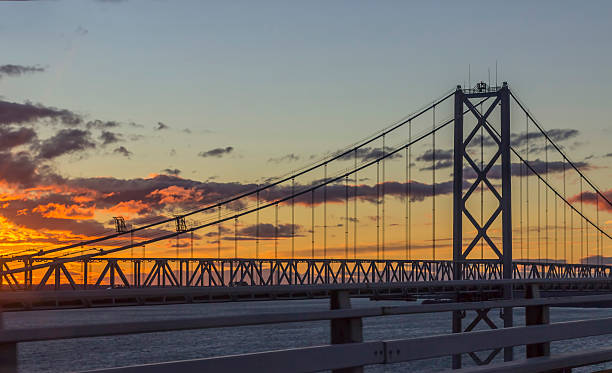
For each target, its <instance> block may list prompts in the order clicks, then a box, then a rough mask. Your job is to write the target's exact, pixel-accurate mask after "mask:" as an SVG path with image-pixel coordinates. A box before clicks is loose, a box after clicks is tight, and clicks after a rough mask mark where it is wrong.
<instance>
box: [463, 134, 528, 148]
mask: <svg viewBox="0 0 612 373" xmlns="http://www.w3.org/2000/svg"><path fill="white" fill-rule="evenodd" d="M513 135H515V134H513ZM515 136H516V135H515ZM510 137H512V135H511V136H510ZM481 140H482V146H485V147H491V146H497V142H495V140H493V138H492V137H491V135H489V134H488V133H485V135H484V136H482V137H481V136H480V135H476V136H474V137H472V140H471V141H470V143H469V144H468V147H473V146H480V141H481Z"/></svg>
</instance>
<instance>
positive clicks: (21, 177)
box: [0, 152, 41, 186]
mask: <svg viewBox="0 0 612 373" xmlns="http://www.w3.org/2000/svg"><path fill="white" fill-rule="evenodd" d="M40 177H41V175H40V173H39V171H38V167H37V163H36V161H35V160H34V159H32V157H31V156H30V154H29V153H28V152H19V153H17V154H12V153H9V152H0V178H1V179H2V180H3V181H5V182H7V183H9V184H17V185H23V186H32V185H34V184H35V183H36V182H38V181H40Z"/></svg>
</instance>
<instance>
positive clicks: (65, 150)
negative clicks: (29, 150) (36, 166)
mask: <svg viewBox="0 0 612 373" xmlns="http://www.w3.org/2000/svg"><path fill="white" fill-rule="evenodd" d="M95 147H96V144H95V143H94V142H92V141H91V133H90V132H89V131H85V130H81V129H62V130H59V131H58V132H57V133H56V134H55V135H54V136H52V137H50V138H48V139H46V140H44V141H42V142H41V144H40V147H39V153H38V157H39V158H43V159H52V158H56V157H59V156H61V155H64V154H69V153H74V152H77V151H83V150H86V149H93V148H95Z"/></svg>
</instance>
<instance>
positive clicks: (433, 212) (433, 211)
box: [431, 105, 436, 260]
mask: <svg viewBox="0 0 612 373" xmlns="http://www.w3.org/2000/svg"><path fill="white" fill-rule="evenodd" d="M432 113H433V120H432V128H433V130H435V129H436V105H434V106H433V111H432ZM432 144H433V147H432V148H433V151H432V158H431V159H432V166H433V167H432V180H433V181H432V183H431V193H432V196H433V198H432V202H431V241H432V245H431V257H432V260H436V133H435V132H433V133H432Z"/></svg>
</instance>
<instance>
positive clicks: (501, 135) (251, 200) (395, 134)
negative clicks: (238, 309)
mask: <svg viewBox="0 0 612 373" xmlns="http://www.w3.org/2000/svg"><path fill="white" fill-rule="evenodd" d="M567 153H568V150H567V148H566V147H565V146H564V145H563V135H562V133H561V132H560V131H559V130H546V129H544V126H543V125H542V124H541V123H539V122H538V121H537V119H536V118H535V116H534V115H533V114H532V113H531V112H530V111H529V110H528V109H527V106H526V105H525V104H524V103H523V102H522V101H521V100H520V99H519V98H518V97H517V95H516V94H515V93H514V92H513V91H511V90H510V88H509V86H508V85H507V84H506V83H503V84H502V85H501V86H497V85H494V86H490V85H488V84H485V83H483V82H481V83H479V84H478V85H476V86H475V87H474V88H467V89H466V88H462V87H460V86H458V87H457V88H456V89H453V90H451V91H449V92H447V93H445V94H444V95H442V96H441V97H440V98H438V99H436V100H434V101H432V102H431V103H430V104H428V105H426V106H424V107H423V108H421V109H419V110H417V111H415V112H414V113H412V114H410V115H408V116H406V117H405V118H403V119H402V120H400V121H398V122H396V123H394V124H392V125H391V126H388V127H386V128H384V129H382V130H380V131H378V132H376V133H375V134H374V135H372V136H370V137H368V138H366V139H364V140H362V141H360V142H357V143H355V144H353V145H350V146H348V147H345V148H343V149H341V150H339V151H336V152H334V153H330V154H328V155H326V156H324V157H323V158H321V159H319V160H318V161H316V162H314V163H312V164H310V165H308V166H306V167H304V168H302V169H299V170H297V171H295V172H292V173H290V174H288V175H284V176H282V177H278V178H274V179H270V180H267V181H266V182H265V183H262V184H261V185H258V186H256V187H255V188H252V189H251V190H245V191H243V192H241V193H239V194H237V195H234V196H231V197H228V198H223V199H220V200H219V201H217V202H216V203H212V204H209V205H206V206H202V207H200V208H197V209H193V210H191V211H180V212H176V214H174V215H172V216H166V217H156V218H152V219H149V220H138V221H137V222H136V221H134V222H131V221H129V219H125V218H123V217H115V218H114V223H115V224H114V229H113V230H112V231H107V232H101V233H100V235H98V236H96V237H93V238H90V239H87V240H83V241H76V242H71V243H68V244H65V245H60V246H55V247H48V248H42V249H40V248H37V249H32V250H24V251H21V252H16V253H12V254H9V255H4V256H2V257H0V281H2V289H3V290H4V291H3V292H2V293H0V304H2V306H3V307H4V309H5V310H20V309H36V308H62V307H71V308H72V307H93V306H96V305H100V306H109V305H142V304H167V303H176V302H210V301H240V300H253V299H303V298H316V297H332V306H333V304H336V303H337V304H336V307H332V308H343V307H342V306H341V305H339V304H341V303H342V301H341V298H342V296H344V295H346V294H348V295H350V296H366V297H371V298H376V299H411V298H414V297H417V296H419V297H423V296H425V297H432V298H444V299H454V300H456V301H459V302H488V301H491V299H505V300H506V302H507V303H504V304H502V303H503V302H502V303H500V306H499V307H500V308H502V309H503V313H502V321H503V326H504V327H506V328H508V327H512V326H513V311H512V309H513V307H520V306H524V304H522V303H520V301H519V302H518V303H516V301H510V302H509V303H508V300H512V299H515V298H521V297H528V298H529V297H534V296H533V294H534V292H535V293H537V294H538V295H539V294H544V295H545V296H551V295H555V296H568V298H567V299H568V302H570V303H571V297H572V296H576V295H583V296H589V297H597V296H606V294H609V292H610V290H611V289H610V288H611V285H612V283H611V281H610V277H611V276H612V266H610V265H608V263H607V262H606V254H607V247H609V246H610V243H611V242H610V239H611V238H612V237H611V236H610V234H609V233H608V232H607V231H606V229H605V222H606V217H607V219H609V213H610V211H612V202H611V201H610V199H609V195H607V194H606V193H605V192H604V191H605V190H604V189H601V188H599V187H598V186H597V185H595V183H594V182H593V181H592V180H590V178H588V177H587V176H586V175H585V172H584V171H585V170H586V166H585V163H583V162H577V161H572V160H571V159H570V157H569V156H568V154H567ZM162 254H163V255H162ZM534 284H537V290H533V289H532V286H533V285H534ZM343 294H344V295H343ZM529 294H531V296H530V295H529ZM333 299H336V301H334V300H333ZM592 299H594V300H597V299H599V298H592ZM606 299H607V298H606ZM599 300H602V301H603V300H604V299H603V298H602V299H599ZM334 302H335V303H334ZM512 302H515V303H516V304H515V303H512ZM519 303H520V304H519ZM534 307H535V306H534ZM539 307H542V305H540V306H539ZM491 308H492V307H488V308H485V307H484V306H483V307H481V308H479V310H480V312H478V315H477V317H476V318H475V319H474V321H473V322H472V323H470V324H469V325H468V327H467V329H466V328H464V327H463V325H462V319H463V318H464V316H465V309H459V308H457V309H456V310H455V309H453V310H451V311H452V312H453V321H452V329H453V332H454V333H459V332H463V331H469V330H471V329H473V328H474V326H475V325H476V324H477V323H478V322H480V321H482V322H486V323H487V324H489V325H492V326H491V327H493V326H494V323H493V322H492V321H491V319H490V318H489V317H488V316H487V312H488V311H489V310H490V309H491ZM467 309H469V307H468V308H467ZM538 310H540V311H541V308H538ZM540 316H541V314H540ZM533 320H536V321H537V320H539V322H538V323H543V322H544V321H542V320H540V319H537V317H536V318H535V319H533ZM533 320H532V321H533ZM534 322H535V321H534ZM345 326H346V325H345ZM332 329H333V322H332ZM332 335H333V331H332ZM341 339H342V338H340V340H341ZM349 339H350V338H349ZM345 342H346V341H345ZM338 343H342V342H338ZM538 346H539V345H538ZM536 347H537V346H536ZM501 349H504V358H505V360H507V361H509V360H512V347H509V346H506V345H503V346H502V345H500V346H498V347H496V350H495V351H494V352H495V354H496V353H497V352H499V351H501ZM536 350H537V348H536ZM398 351H399V350H398ZM538 351H539V350H538ZM460 352H461V351H459V352H457V353H454V352H453V354H454V355H453V356H454V358H453V367H455V368H458V367H460V366H461V358H460ZM495 354H493V355H492V356H495ZM544 355H545V353H544V352H542V351H540V352H537V351H536V355H533V356H544ZM471 356H472V357H473V358H474V359H475V360H476V361H477V362H480V363H485V362H489V361H490V360H491V359H492V357H491V356H489V358H487V359H482V360H481V359H478V358H477V357H475V355H473V354H472V355H471ZM364 364H365V363H364ZM364 364H361V365H364Z"/></svg>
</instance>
